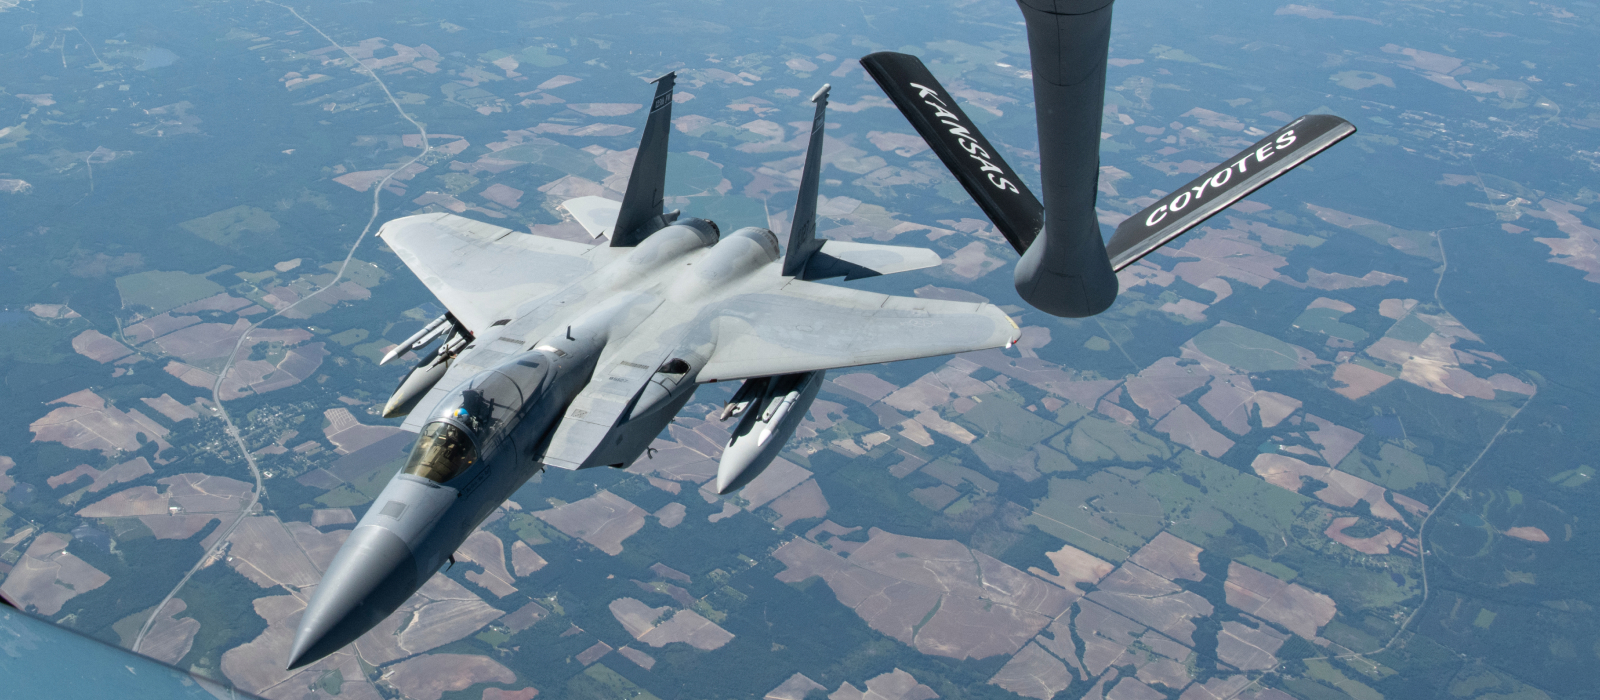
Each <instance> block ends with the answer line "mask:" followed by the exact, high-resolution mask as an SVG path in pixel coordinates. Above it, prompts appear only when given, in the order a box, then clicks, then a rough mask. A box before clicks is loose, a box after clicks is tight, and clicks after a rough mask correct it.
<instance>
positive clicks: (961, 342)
mask: <svg viewBox="0 0 1600 700" xmlns="http://www.w3.org/2000/svg"><path fill="white" fill-rule="evenodd" d="M672 84H673V76H672V75H670V74H669V75H667V76H664V77H662V78H660V79H658V80H657V81H656V93H655V99H654V101H653V103H652V106H651V111H650V116H649V118H648V123H647V126H646V127H645V133H644V138H643V140H642V142H641V144H640V147H639V153H638V156H637V157H636V160H635V161H634V165H633V172H632V176H631V179H630V180H629V181H628V188H627V192H626V194H625V195H624V197H623V201H622V202H621V203H620V204H619V205H614V210H615V211H616V214H615V217H614V219H613V221H614V222H615V223H614V225H611V226H608V227H607V228H605V229H602V230H601V231H600V232H601V233H605V234H607V235H609V237H610V243H609V245H594V246H590V245H583V244H579V243H572V242H568V241H562V240H555V239H550V238H543V237H539V236H533V235H528V234H525V233H517V232H514V231H511V230H508V229H503V228H499V227H497V226H491V225H488V224H484V223H479V222H477V221H473V220H470V219H465V218H461V217H458V216H452V215H450V214H422V215H417V216H409V217H406V218H402V219H397V220H394V221H390V222H388V223H387V224H385V225H384V226H383V228H382V230H381V231H380V232H379V235H380V236H381V237H382V238H383V240H384V242H385V243H387V244H388V245H389V247H390V248H392V249H393V250H394V251H395V253H396V254H397V255H399V256H400V258H401V259H402V260H403V261H405V263H406V265H407V266H409V267H410V268H411V270H412V271H413V272H415V273H416V275H417V276H418V277H419V278H421V280H422V282H423V283H424V284H425V285H427V287H428V288H429V290H431V291H432V292H433V293H434V295H436V296H437V297H438V298H439V300H440V301H441V302H443V303H444V305H445V307H446V308H447V309H449V314H447V315H446V316H445V317H444V318H442V319H440V320H439V321H436V322H435V323H432V324H429V326H428V327H425V328H424V329H423V330H422V331H421V332H419V333H418V334H417V335H416V336H414V337H413V338H411V339H408V340H407V341H406V342H404V343H401V344H400V345H399V346H397V347H396V348H395V349H394V350H393V351H392V352H391V353H390V356H391V357H393V356H399V355H403V354H405V353H407V352H409V351H411V350H413V349H415V348H416V347H419V346H423V345H426V344H428V343H431V342H432V341H433V340H434V339H435V338H436V337H441V336H442V337H445V341H444V342H443V343H440V345H439V348H438V349H436V350H434V351H433V352H431V353H429V354H428V356H427V357H425V358H423V360H422V361H421V362H420V363H419V364H418V366H417V368H416V369H414V370H413V371H412V372H411V374H410V375H408V376H407V377H406V379H405V380H404V381H403V382H402V383H401V386H400V389H399V390H398V391H396V392H395V395H394V397H393V398H391V399H390V401H389V403H388V405H387V406H385V409H384V415H385V416H397V415H400V414H403V413H409V416H408V418H407V420H406V422H405V424H404V427H406V428H408V429H411V430H416V431H419V433H420V434H419V436H418V439H417V443H416V447H415V448H414V450H413V451H412V453H411V457H410V459H409V460H408V461H407V462H406V465H405V467H404V468H403V469H402V470H401V471H400V473H399V474H397V475H396V476H395V477H394V479H393V480H392V481H390V483H389V485H388V486H387V487H385V488H384V490H383V492H382V493H381V494H379V496H378V497H377V499H376V500H375V501H374V502H373V507H372V508H371V509H370V510H369V511H368V512H367V513H366V515H365V516H364V517H363V518H362V519H361V521H360V522H359V523H358V524H357V525H356V528H355V530H354V531H352V532H351V533H350V537H349V539H348V540H346V541H345V543H344V546H343V547H342V548H341V549H340V550H339V553H338V554H337V555H336V556H335V557H334V560H333V563H332V564H331V565H330V566H329V567H328V571H327V573H325V574H324V575H323V577H322V582H321V584H320V585H318V587H317V590H316V593H315V594H314V595H313V596H312V598H311V603H310V605H309V606H308V607H307V608H306V611H305V614H304V616H303V617H302V618H301V621H300V627H299V630H298V632H297V633H296V635H295V641H294V647H293V651H292V652H291V653H290V667H298V666H301V665H304V664H306V663H310V662H311V661H314V660H316V659H319V658H321V657H323V656H325V655H327V654H328V653H331V652H332V651H334V650H337V649H339V648H340V647H343V646H344V645H346V644H348V643H350V642H351V641H353V640H355V638H356V637H358V636H360V635H361V634H363V633H365V632H366V631H367V630H369V629H371V628H372V627H373V626H374V625H376V624H378V622H379V621H381V620H382V619H383V618H385V617H387V616H388V615H389V614H390V613H392V612H394V610H395V609H396V608H397V607H399V605H400V604H401V603H402V602H404V601H405V599H406V598H408V597H410V596H411V594H412V593H414V592H415V591H416V590H417V589H418V588H419V587H420V586H421V585H422V584H423V583H424V582H425V581H426V580H427V579H428V577H429V576H432V575H433V573H434V572H435V571H438V570H439V568H440V567H441V566H442V565H443V564H444V563H445V561H446V560H448V559H449V558H450V556H451V555H452V553H454V552H455V551H456V548H457V547H459V546H460V545H461V543H462V541H463V540H465V539H466V537H467V535H469V534H471V532H472V531H473V530H474V529H475V528H477V527H478V525H479V523H481V522H483V519H484V518H485V517H486V516H488V514H489V513H490V512H491V511H493V510H494V509H495V508H496V507H498V506H499V505H500V504H501V503H502V502H503V501H504V500H505V499H506V498H507V497H508V496H510V495H511V493H512V492H514V491H516V490H517V489H518V488H519V487H521V486H522V484H523V483H524V482H525V481H527V479H528V477H530V476H532V475H533V474H534V473H536V472H538V471H539V470H541V469H544V468H547V467H556V468H561V469H582V468H586V467H594V466H614V467H626V466H627V465H629V464H631V463H632V462H633V461H634V460H635V459H638V458H639V457H640V455H641V454H642V453H643V452H644V451H645V448H646V447H647V446H648V445H649V444H650V442H651V441H652V440H654V439H655V438H656V436H657V435H659V434H660V433H661V431H662V430H663V429H664V428H665V427H666V425H667V423H668V422H669V421H671V420H672V418H673V417H674V416H675V415H677V413H678V410H679V409H681V408H682V407H683V406H684V405H685V404H686V403H688V401H689V399H690V397H691V396H693V394H694V390H695V387H696V386H697V385H699V384H701V383H705V382H712V381H728V380H745V381H744V384H743V386H741V387H740V389H739V390H738V395H737V396H736V397H735V400H734V402H733V403H731V404H729V407H728V409H727V410H725V411H724V414H725V417H729V418H731V417H734V416H738V417H739V418H740V420H739V423H738V424H737V427H736V428H735V430H734V431H733V432H734V437H733V440H732V443H731V445H730V448H729V449H728V450H727V452H726V454H725V455H724V457H723V460H722V463H721V464H720V465H719V468H718V473H717V484H716V488H717V491H718V492H719V493H721V492H726V491H728V490H729V489H732V488H736V487H738V486H740V485H742V484H743V483H745V482H747V481H749V479H751V478H753V477H754V476H755V475H756V474H757V473H759V472H760V471H761V470H762V469H763V468H765V467H766V465H767V464H769V463H771V462H772V460H773V458H774V457H776V455H777V453H778V450H779V449H780V448H781V447H782V446H783V444H784V443H785V442H786V441H787V440H788V438H789V436H790V434H791V433H793V432H794V429H795V427H796V426H797V425H798V424H799V422H800V419H801V418H802V417H803V416H804V415H805V413H806V410H807V409H808V408H809V406H810V403H811V401H812V399H814V398H815V397H816V394H817V390H818V389H819V388H820V386H821V383H822V377H823V373H824V372H825V371H827V370H830V369H835V368H840V367H853V366H856V365H865V364H874V363H879V362H892V361H894V360H907V359H913V358H920V357H930V356H934V355H944V354H948V353H956V352H965V351H969V350H982V349H986V348H996V347H1001V346H1004V345H1007V344H1009V343H1012V342H1014V341H1015V340H1016V339H1017V337H1018V335H1019V333H1020V331H1019V330H1018V329H1017V326H1016V324H1015V323H1014V322H1012V320H1011V319H1010V318H1009V317H1008V316H1006V314H1005V313H1004V312H1002V311H1000V310H999V309H998V308H995V307H994V306H992V305H989V304H975V303H962V302H952V301H939V300H930V299H916V298H905V297H893V296H885V295H882V294H873V293H869V292H863V291H856V290H852V289H847V288H844V287H838V286H831V285H826V284H821V283H818V282H816V281H813V280H817V279H823V278H828V277H841V276H842V277H852V276H855V277H859V276H864V275H876V274H889V273H894V272H900V271H904V270H912V269H918V268H923V267H930V266H934V265H937V264H939V256H938V255H937V254H936V253H934V252H933V251H930V250H926V249H920V248H903V247H895V246H885V245H870V244H863V243H852V242H847V241H830V240H821V239H818V238H816V237H815V235H814V231H815V212H816V202H817V180H818V174H819V172H820V170H821V167H822V163H821V157H822V141H823V121H824V117H825V113H826V107H827V93H828V88H827V87H826V86H824V87H823V89H822V90H821V91H819V92H818V93H817V95H816V96H815V97H813V98H812V100H813V101H814V102H815V103H816V112H815V119H814V121H813V124H812V131H811V143H810V148H809V150H807V152H806V159H805V167H804V170H803V175H802V177H801V186H800V198H799V202H798V204H797V206H796V211H795V216H794V224H793V226H792V228H791V230H790V235H789V240H788V243H787V251H785V250H784V249H783V246H780V245H779V240H778V237H777V236H776V235H775V234H773V232H772V231H769V230H767V229H764V228H755V227H748V228H741V229H739V230H737V231H734V232H732V233H730V234H728V235H720V233H719V230H718V227H717V225H716V224H714V223H712V222H710V221H705V220H702V219H694V218H689V217H685V216H680V215H679V214H678V213H677V212H671V213H666V214H663V213H662V184H663V180H664V179H665V176H666V163H667V134H668V132H669V130H670V128H671V109H672ZM604 206H605V205H604V203H596V202H592V201H589V202H582V203H578V204H576V205H573V206H569V209H574V208H577V209H579V210H581V211H584V212H586V216H585V217H575V218H579V219H580V221H581V220H583V218H588V219H590V220H591V221H595V220H597V219H596V218H595V216H594V215H593V210H594V209H596V208H600V209H602V210H603V209H604ZM598 220H599V221H604V220H605V217H604V216H601V217H600V218H599V219H598ZM785 252H786V253H787V254H784V253H785ZM413 408H420V409H421V410H418V411H412V409H413Z"/></svg>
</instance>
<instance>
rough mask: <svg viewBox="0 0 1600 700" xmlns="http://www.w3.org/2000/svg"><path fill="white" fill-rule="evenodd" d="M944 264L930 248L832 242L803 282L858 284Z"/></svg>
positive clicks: (813, 258) (816, 258) (814, 257)
mask: <svg viewBox="0 0 1600 700" xmlns="http://www.w3.org/2000/svg"><path fill="white" fill-rule="evenodd" d="M940 262H941V260H940V258H939V254H938V253H935V252H933V251H931V250H928V249H927V248H912V247H909V246H898V245H876V244H873V243H856V242H853V241H833V240H830V241H826V242H824V243H823V244H822V250H819V251H817V252H816V253H813V254H812V255H811V260H810V262H808V263H806V267H805V271H804V272H803V273H802V274H801V276H800V278H801V279H804V280H822V279H828V278H830V277H843V278H845V279H846V280H856V279H861V278H863V277H877V276H878V275H892V274H894V273H896V272H909V271H911V270H921V269H924V268H929V267H938V265H939V263H940Z"/></svg>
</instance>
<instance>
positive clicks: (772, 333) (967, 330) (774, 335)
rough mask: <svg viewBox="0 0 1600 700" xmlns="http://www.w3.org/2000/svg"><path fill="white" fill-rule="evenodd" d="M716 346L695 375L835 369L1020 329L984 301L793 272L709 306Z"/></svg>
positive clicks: (992, 339)
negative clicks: (838, 283) (903, 293)
mask: <svg viewBox="0 0 1600 700" xmlns="http://www.w3.org/2000/svg"><path fill="white" fill-rule="evenodd" d="M711 313H713V314H714V319H713V320H712V328H713V333H714V335H715V338H716V350H714V351H713V352H712V355H711V359H710V361H708V362H707V363H706V365H705V367H703V368H701V370H700V373H699V375H698V377H697V379H698V380H699V381H701V382H708V381H720V380H725V379H747V378H750V377H767V376H772V375H778V374H792V373H795V372H809V371H812V370H819V369H837V368H840V367H855V366H858V365H870V364H877V363H879V362H894V361H896V360H913V359H917V358H922V357H933V356H936V355H948V354H952V353H958V352H968V351H972V350H987V349H989V348H998V347H1002V346H1006V345H1009V344H1011V343H1013V342H1016V340H1017V338H1019V337H1020V336H1021V334H1022V331H1020V330H1019V329H1018V328H1017V324H1016V322H1014V321H1012V320H1011V317H1009V316H1007V315H1006V314H1005V312H1003V311H1001V310H1000V309H999V308H997V307H995V306H994V305H992V304H978V303H972V302H956V301H941V300H937V299H916V298H911V297H894V296H887V295H884V294H876V293H872V292H863V291H858V290H854V289H846V288H843V287H834V286H830V285H825V284H817V283H813V282H805V281H801V280H793V281H790V282H788V283H787V284H785V285H783V286H782V287H779V288H776V289H773V290H771V291H765V292H756V293H750V294H739V295H735V296H732V297H730V298H728V299H726V300H724V301H722V302H720V303H719V304H717V306H716V307H715V308H714V309H712V310H711Z"/></svg>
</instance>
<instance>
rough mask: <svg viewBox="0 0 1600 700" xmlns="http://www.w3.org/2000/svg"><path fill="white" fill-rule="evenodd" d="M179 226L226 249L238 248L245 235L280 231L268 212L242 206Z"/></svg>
mask: <svg viewBox="0 0 1600 700" xmlns="http://www.w3.org/2000/svg"><path fill="white" fill-rule="evenodd" d="M178 225H179V226H181V227H183V230H185V231H188V232H189V233H192V234H194V235H196V236H199V237H201V238H204V239H206V240H208V241H211V242H212V243H215V244H217V245H220V246H223V247H225V248H238V247H239V243H240V241H241V239H243V238H244V237H245V234H249V233H272V232H273V231H276V230H278V221H277V220H276V219H273V218H272V215H271V214H268V213H267V212H266V210H264V209H257V208H255V207H252V206H247V205H242V204H241V205H239V206H237V207H233V208H231V209H223V210H222V211H219V212H217V213H215V214H207V215H205V216H202V217H200V218H197V219H190V220H188V221H185V222H183V223H181V224H178Z"/></svg>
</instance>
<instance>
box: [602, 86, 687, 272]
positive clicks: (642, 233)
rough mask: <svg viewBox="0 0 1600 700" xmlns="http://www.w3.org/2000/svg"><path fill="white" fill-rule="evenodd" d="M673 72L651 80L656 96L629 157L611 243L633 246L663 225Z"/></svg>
mask: <svg viewBox="0 0 1600 700" xmlns="http://www.w3.org/2000/svg"><path fill="white" fill-rule="evenodd" d="M677 75H678V74H677V73H668V74H666V75H663V76H661V77H659V78H656V79H655V84H656V96H655V99H654V100H651V101H650V118H649V120H648V121H646V122H645V125H644V136H642V137H641V138H640V139H639V152H638V154H636V155H634V157H633V172H632V174H630V175H629V176H628V191H627V192H624V193H623V195H622V208H621V210H619V211H618V212H617V224H616V226H614V227H613V228H612V229H611V231H612V235H611V245H612V247H617V248H628V247H632V246H636V245H638V244H639V242H640V241H642V240H644V239H645V238H647V237H649V235H650V234H652V233H655V232H656V231H657V230H659V229H661V228H662V227H663V226H666V224H667V222H666V220H665V218H664V217H662V215H661V203H662V196H663V193H664V191H665V188H666V182H667V137H668V136H669V135H671V132H672V84H673V82H674V81H675V80H676V79H677Z"/></svg>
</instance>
